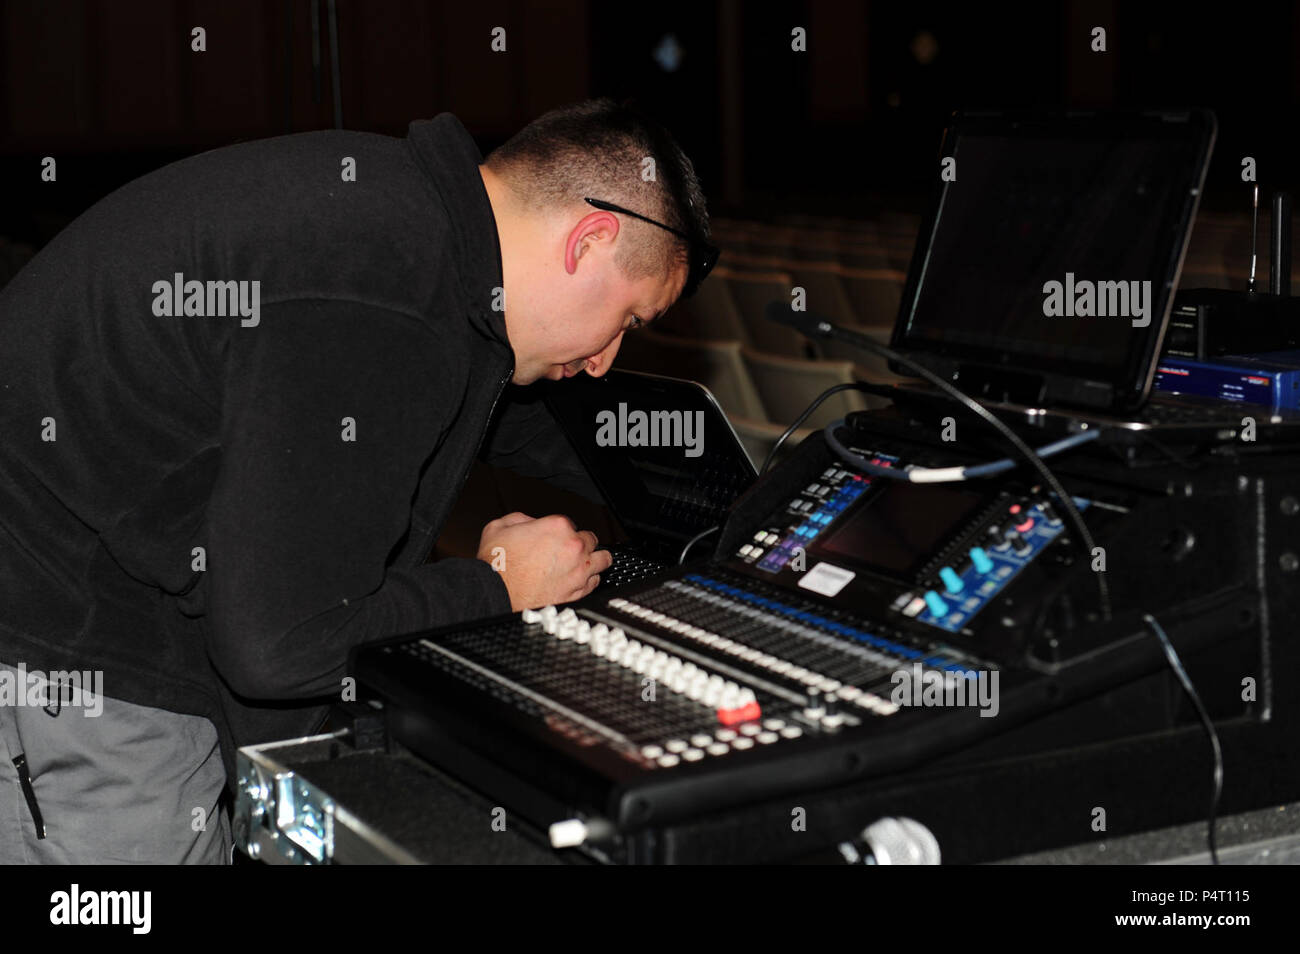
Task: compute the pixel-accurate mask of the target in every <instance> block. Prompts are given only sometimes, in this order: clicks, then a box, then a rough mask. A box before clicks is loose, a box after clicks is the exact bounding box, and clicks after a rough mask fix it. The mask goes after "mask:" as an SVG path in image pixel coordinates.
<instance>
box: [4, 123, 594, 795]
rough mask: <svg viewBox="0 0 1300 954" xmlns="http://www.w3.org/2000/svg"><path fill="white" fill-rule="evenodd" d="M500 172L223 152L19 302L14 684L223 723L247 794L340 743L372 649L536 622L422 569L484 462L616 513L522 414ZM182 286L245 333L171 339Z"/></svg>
mask: <svg viewBox="0 0 1300 954" xmlns="http://www.w3.org/2000/svg"><path fill="white" fill-rule="evenodd" d="M480 161H481V157H480V154H479V152H478V149H477V148H476V146H475V145H474V142H473V140H472V139H471V138H470V136H469V134H468V133H467V132H466V131H465V129H464V127H463V126H462V125H461V124H460V123H459V121H457V120H456V118H455V117H453V116H452V115H450V114H443V115H442V116H439V117H438V118H436V119H434V120H431V121H427V122H417V123H413V124H412V125H411V127H410V130H409V133H408V135H407V138H406V139H404V140H403V139H393V138H389V137H384V136H375V135H368V134H360V133H348V132H318V133H307V134H303V135H296V136H286V137H282V138H278V139H269V140H264V141H260V142H252V143H247V144H243V145H238V146H232V147H229V148H225V149H219V150H216V151H213V152H208V153H204V154H202V155H199V156H195V157H193V158H191V159H186V160H184V161H182V162H178V163H175V164H173V165H170V166H167V167H166V168H164V169H161V170H159V171H157V172H155V173H152V174H150V175H148V176H145V177H144V178H142V179H139V180H137V181H135V182H132V183H130V184H129V185H127V186H125V187H123V188H122V189H120V190H119V191H117V192H115V193H113V194H112V195H110V196H109V197H107V198H106V199H104V200H103V201H101V202H100V203H98V204H97V205H96V206H94V207H93V208H92V209H90V210H89V211H88V212H86V213H85V214H84V215H82V216H81V217H80V218H79V219H77V220H76V221H75V222H74V223H72V224H71V225H70V226H68V228H67V229H65V230H64V231H63V232H62V233H60V234H59V235H58V236H57V237H56V238H55V239H54V241H53V242H51V243H50V245H49V246H48V247H46V248H45V249H44V250H42V251H41V253H40V254H39V255H37V256H36V258H34V259H33V260H32V261H31V262H30V263H29V264H28V265H27V267H26V268H24V269H23V270H22V272H20V273H19V274H18V275H17V276H16V277H15V278H14V279H13V281H12V282H11V283H10V284H9V285H8V286H7V287H6V288H5V289H4V291H3V293H0V342H2V344H0V434H2V436H3V441H2V443H0V661H2V662H6V663H9V664H17V663H26V664H27V666H28V668H29V669H41V670H45V671H51V670H68V669H79V670H87V669H90V670H94V669H102V670H103V671H104V674H105V675H104V693H105V695H108V696H110V697H112V698H116V699H122V700H125V701H127V702H134V703H139V704H143V705H150V706H157V707H160V708H165V709H169V710H172V711H176V712H186V713H195V714H199V715H203V716H207V717H208V718H210V719H212V720H213V721H214V722H215V723H216V725H217V727H218V730H219V734H220V737H221V742H222V750H223V756H224V758H225V761H226V766H227V771H228V773H231V775H232V779H233V765H234V747H235V746H239V745H246V744H250V743H253V742H257V741H265V740H269V739H273V738H285V737H288V736H292V735H296V734H306V733H308V732H311V731H313V730H314V729H315V728H316V727H318V726H319V724H320V722H321V720H322V716H323V712H324V710H323V709H322V708H321V702H322V697H328V696H333V697H334V698H338V697H339V693H340V692H341V690H342V688H343V679H344V676H345V668H344V667H345V661H346V656H347V651H348V649H349V648H350V647H352V646H353V645H355V644H357V643H361V642H365V641H368V640H372V639H377V638H380V637H383V636H387V635H392V634H395V633H399V632H405V631H412V630H417V629H420V628H423V627H429V626H434V625H439V624H443V623H448V622H453V621H457V620H462V619H473V618H478V617H482V616H487V615H493V614H497V613H503V612H508V611H509V608H510V607H509V599H508V595H507V592H506V589H505V586H504V584H503V582H502V580H501V578H500V577H499V576H498V575H497V574H496V573H495V572H493V570H492V568H491V567H490V566H489V565H488V564H486V563H483V562H481V561H478V560H457V559H450V560H442V561H440V562H438V563H435V564H426V563H424V560H425V558H426V556H427V555H428V553H429V550H430V548H431V546H432V543H433V540H434V538H435V537H436V535H437V532H438V530H439V529H440V528H441V526H442V524H443V522H444V521H445V520H446V518H447V515H448V512H449V511H450V509H451V507H452V505H453V503H454V502H455V500H456V497H457V495H458V494H459V492H460V489H461V487H462V485H463V484H464V481H465V477H466V474H467V471H468V469H469V467H470V465H471V463H472V461H473V459H474V457H475V455H476V453H478V452H479V451H480V448H482V449H483V451H484V453H483V455H482V456H483V457H484V458H485V459H488V460H491V461H493V462H495V463H499V464H503V465H505V466H511V467H514V468H515V469H518V470H521V471H523V472H525V473H529V474H532V475H534V476H539V477H544V478H548V479H552V480H553V481H554V482H555V483H557V484H559V485H561V486H566V487H568V488H569V489H573V490H577V491H578V492H581V493H585V494H586V495H587V496H590V497H592V498H593V499H597V493H596V490H595V488H594V486H592V484H591V482H590V480H589V479H588V478H587V477H586V475H585V473H584V472H583V471H582V468H581V466H580V465H579V464H578V463H577V461H576V459H575V458H574V457H573V456H572V453H571V451H569V449H568V447H567V445H566V443H565V441H564V440H563V438H562V436H560V434H559V431H558V428H557V427H556V424H555V421H554V419H553V418H551V416H550V415H549V413H548V412H547V411H546V410H545V408H544V405H542V404H540V403H539V402H537V401H536V400H531V401H530V400H528V399H527V393H526V392H527V391H528V390H529V389H526V388H517V387H515V386H513V385H511V386H509V387H507V382H508V381H509V379H510V377H511V375H512V373H513V366H514V355H513V353H512V351H511V349H510V346H509V343H508V341H507V338H506V333H505V323H504V320H503V318H502V315H501V314H500V312H499V311H497V310H495V309H494V305H496V306H497V307H499V303H500V298H499V296H498V295H497V293H496V290H497V289H498V287H499V286H501V284H502V277H501V255H500V249H499V246H498V242H497V233H496V224H495V220H494V218H493V215H492V209H491V206H490V204H489V202H488V198H487V194H486V191H485V190H484V188H483V184H482V180H481V179H480V177H479V173H478V164H479V162H480ZM347 168H354V169H355V181H345V180H344V176H343V173H344V171H345V169H347ZM177 273H180V274H181V276H182V279H181V280H182V281H185V282H188V281H199V282H204V283H207V282H216V281H220V282H228V281H234V282H246V283H248V284H246V285H244V286H243V288H242V291H243V292H244V296H245V297H244V302H245V304H246V305H247V306H248V307H247V308H246V309H245V312H246V314H244V315H243V316H242V317H241V316H240V315H229V314H227V315H224V316H221V315H212V314H204V315H198V314H180V315H175V314H172V315H170V316H169V315H167V314H166V312H168V311H173V312H174V311H175V309H174V308H173V307H169V303H170V304H171V305H174V304H175V302H173V301H170V299H171V294H170V293H169V292H168V293H162V292H161V288H162V286H161V285H159V286H158V287H157V288H156V287H155V286H156V284H157V283H165V284H166V285H167V286H171V285H172V284H173V283H174V282H175V281H176V279H175V275H176V274H177ZM254 281H256V282H259V283H260V284H259V285H258V286H257V294H258V296H259V297H258V301H259V310H258V312H257V314H256V315H253V314H251V312H252V308H251V303H252V301H253V300H254V299H253V294H254V292H253V286H252V284H251V283H252V282H254ZM229 287H232V288H233V287H234V286H229ZM204 288H205V289H206V285H205V286H204ZM201 297H202V301H201V302H200V296H194V297H193V299H192V300H191V303H190V307H189V309H188V310H190V311H198V310H200V305H201V306H202V308H204V309H210V310H214V311H215V310H219V309H217V308H216V304H217V303H216V302H215V300H213V299H211V298H209V297H208V295H207V293H206V291H205V293H204V295H203V296H201ZM217 297H218V298H220V297H221V296H217ZM185 310H186V308H185V307H182V309H181V311H185ZM159 312H163V314H159ZM254 322H255V323H254ZM511 392H519V393H511ZM494 408H495V410H496V414H495V419H493V412H494ZM490 419H493V420H492V427H491V429H489V420H490ZM309 700H310V704H308V701H309Z"/></svg>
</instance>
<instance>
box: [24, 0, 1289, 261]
mask: <svg viewBox="0 0 1300 954" xmlns="http://www.w3.org/2000/svg"><path fill="white" fill-rule="evenodd" d="M330 6H331V4H329V3H328V2H327V0H174V2H169V0H112V2H110V0H3V2H0V83H2V84H3V88H2V90H0V175H2V176H3V183H4V185H3V192H2V193H0V195H2V196H3V203H2V204H0V236H5V237H8V238H11V239H17V240H20V241H24V242H26V243H29V244H31V245H34V246H39V245H41V244H43V243H44V242H45V241H47V240H48V239H49V237H50V235H52V234H53V232H54V231H57V229H58V228H60V227H61V226H62V225H63V224H64V223H66V221H67V220H68V219H69V218H70V217H72V216H74V215H76V214H77V213H78V212H80V211H81V210H83V209H84V208H86V207H87V206H88V205H89V204H91V203H92V202H93V201H95V200H96V199H98V198H99V197H100V196H102V195H104V194H106V193H107V192H109V191H111V190H112V189H113V188H115V187H117V186H118V185H120V184H122V183H123V182H125V181H128V180H129V179H131V178H133V177H135V176H137V175H140V174H142V173H144V172H147V171H149V170H151V169H153V168H156V167H157V166H159V165H162V164H164V163H166V162H168V161H171V160H172V159H176V158H180V157H182V156H185V155H189V154H191V153H194V152H197V151H201V150H204V149H210V148H214V147H218V146H221V145H225V144H228V143H232V142H237V141H241V140H247V139H254V138H259V137H263V136H272V135H278V134H282V133H286V132H299V131H303V130H309V129H319V128H328V127H330V126H333V125H335V123H336V122H338V121H340V120H341V123H342V125H344V126H345V127H347V128H351V129H363V130H370V131H374V132H379V133H387V134H392V135H400V134H402V131H403V130H404V128H405V126H406V123H407V122H408V121H410V120H411V119H416V118H425V117H428V116H432V115H435V114H437V113H439V112H441V111H443V110H451V111H453V112H455V113H457V114H458V115H459V116H460V117H461V118H462V119H463V120H464V121H465V123H466V125H467V126H468V127H469V128H470V130H471V132H473V133H474V134H475V135H476V137H477V138H478V140H479V143H480V145H481V146H482V147H483V148H484V149H485V150H487V149H489V148H491V147H492V146H493V145H495V144H496V143H498V142H500V141H502V140H503V139H504V138H505V137H507V136H508V135H509V134H510V132H511V131H512V130H514V129H516V128H517V127H518V126H520V125H522V124H523V123H525V122H526V121H527V120H528V119H530V118H532V117H533V116H536V115H537V114H538V113H540V112H542V111H544V110H545V109H547V108H549V107H551V106H554V105H557V104H560V103H564V102H569V101H572V100H576V99H582V98H585V97H587V96H593V95H612V96H616V97H620V98H621V97H625V96H633V97H636V98H637V99H639V100H640V101H641V102H642V103H643V104H644V105H645V106H646V107H647V108H649V109H650V110H651V111H652V112H655V113H657V114H658V115H659V116H660V117H661V118H662V119H663V120H664V121H665V122H666V123H667V124H668V125H669V126H670V127H671V128H672V129H673V130H674V131H675V132H676V133H677V135H678V137H679V139H680V140H681V141H682V143H683V145H684V146H685V148H686V149H687V151H688V152H689V153H690V154H691V155H692V156H693V157H694V159H695V161H696V163H697V167H698V169H699V171H700V173H701V175H702V177H703V180H704V183H705V187H706V191H707V193H708V194H709V197H710V200H711V204H712V207H713V209H714V210H715V212H723V213H731V214H742V215H750V216H755V217H762V216H765V215H769V214H773V213H776V212H781V211H794V212H803V213H816V212H819V211H826V212H833V213H835V214H837V215H864V216H865V215H870V214H872V213H874V212H876V211H878V210H880V209H899V210H903V211H920V209H921V207H922V205H923V197H924V195H925V194H926V193H927V191H928V189H929V188H930V186H931V184H932V182H933V178H934V174H935V163H934V155H935V150H936V149H937V147H938V143H939V140H940V136H941V132H942V128H943V122H944V117H945V115H946V114H947V112H948V111H949V110H951V109H952V108H954V107H957V106H962V105H993V106H1001V105H1034V104H1037V105H1068V106H1078V107H1101V108H1113V107H1140V106H1178V105H1208V106H1211V107H1213V108H1215V109H1216V110H1217V111H1218V114H1219V120H1220V136H1219V144H1218V147H1217V150H1216V155H1215V161H1214V165H1213V168H1212V170H1211V179H1210V183H1209V187H1208V188H1207V193H1206V197H1205V204H1206V206H1207V207H1209V208H1213V209H1222V210H1228V211H1236V210H1241V209H1244V208H1245V205H1244V203H1245V201H1246V187H1245V186H1244V185H1243V184H1242V182H1241V180H1240V162H1241V157H1242V156H1246V155H1251V156H1254V157H1255V158H1256V159H1257V160H1258V162H1259V179H1260V183H1261V188H1262V191H1265V192H1266V191H1268V190H1271V189H1276V188H1283V187H1286V188H1294V186H1295V180H1296V176H1297V168H1298V167H1297V164H1296V162H1295V161H1294V158H1293V157H1295V156H1296V146H1297V142H1296V139H1297V122H1296V119H1297V107H1298V106H1300V64H1298V63H1297V58H1296V55H1295V54H1296V50H1297V47H1298V46H1300V11H1298V10H1297V7H1296V5H1293V4H1258V5H1254V4H1246V3H1234V4H1231V5H1222V7H1221V9H1219V10H1217V11H1212V12H1205V11H1204V9H1203V8H1201V7H1191V6H1188V5H1187V4H1184V3H1172V2H1144V3H1138V2H1132V3H1118V2H1114V0H1111V2H1104V0H1103V2H1097V3H1085V2H1079V0H1074V2H1065V3H1059V4H1056V3H1042V2H1037V3H1026V4H999V5H989V4H971V3H962V4H952V5H949V4H934V3H923V2H893V3H885V2H880V0H876V2H859V3H849V2H834V0H804V2H795V3H785V4H779V5H778V4H766V3H741V2H739V0H720V2H708V0H695V2H677V0H666V2H657V3H651V4H641V3H623V2H599V0H538V2H532V3H525V2H522V0H475V2H473V3H453V2H420V0H382V2H375V0H369V2H363V0H336V3H335V4H333V6H334V8H335V14H336V15H335V22H336V24H337V34H338V55H337V67H338V76H339V94H338V96H337V97H336V96H335V94H334V91H333V75H332V74H333V69H332V68H333V66H334V65H335V57H334V56H333V55H332V51H331V44H330V40H329V9H330ZM313 9H314V10H315V11H316V14H317V24H316V26H317V32H318V36H319V39H318V40H315V41H314V39H313V18H312V11H313ZM195 26H202V27H204V28H205V29H206V31H207V52H204V53H197V52H193V51H191V49H190V30H191V28H192V27H195ZM496 26H501V27H504V28H505V30H506V42H507V50H506V52H504V53H497V52H493V51H492V50H491V48H490V42H491V30H492V28H493V27H496ZM796 26H802V27H804V28H805V29H806V30H807V36H808V47H807V52H803V53H797V52H793V51H792V50H791V29H792V28H793V27H796ZM1094 26H1101V27H1104V28H1105V29H1106V31H1107V47H1108V49H1107V52H1105V53H1094V52H1092V51H1091V50H1090V48H1089V45H1090V40H1091V37H1090V32H1091V30H1092V28H1093V27H1094ZM669 37H672V40H668V39H667V38H669ZM669 47H672V48H675V49H676V50H677V51H678V53H679V56H678V57H677V59H676V60H675V61H674V59H673V58H672V57H671V56H666V55H664V52H663V51H664V50H666V49H668V48H669ZM314 50H318V51H319V52H318V57H319V64H318V66H314V65H313V51H314ZM656 51H660V53H659V57H658V59H657V58H656ZM47 155H52V156H54V157H56V159H57V161H58V179H57V181H56V182H54V183H45V182H42V181H41V180H40V176H39V172H40V160H41V157H43V156H47Z"/></svg>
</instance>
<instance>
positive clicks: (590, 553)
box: [478, 513, 614, 612]
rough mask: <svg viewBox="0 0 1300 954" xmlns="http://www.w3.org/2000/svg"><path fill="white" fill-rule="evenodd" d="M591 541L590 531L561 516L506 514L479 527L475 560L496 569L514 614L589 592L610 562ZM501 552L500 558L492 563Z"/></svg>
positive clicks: (604, 551) (603, 551)
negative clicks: (502, 557) (507, 592)
mask: <svg viewBox="0 0 1300 954" xmlns="http://www.w3.org/2000/svg"><path fill="white" fill-rule="evenodd" d="M596 544H597V540H596V535H595V534H594V533H592V532H591V531H590V530H578V529H576V528H575V527H574V526H573V521H572V520H570V519H569V518H568V517H566V516H563V515H562V514H552V515H551V516H549V517H538V518H534V517H530V516H528V515H527V514H523V513H508V514H506V515H505V516H504V517H500V518H499V519H497V520H493V521H492V522H491V523H489V524H487V526H485V527H484V528H483V533H482V534H481V535H480V536H479V543H478V558H479V559H480V560H483V561H485V562H487V563H492V564H493V566H494V567H500V569H499V570H498V572H500V573H501V577H502V579H503V580H504V581H505V584H506V589H507V590H509V592H510V607H511V609H513V610H515V611H516V612H518V611H519V610H524V609H535V608H537V607H539V606H547V605H549V604H552V603H570V602H572V601H573V600H577V599H581V598H582V597H584V596H586V595H587V594H588V593H590V592H591V591H592V590H594V589H595V588H596V587H597V586H598V585H599V584H600V574H601V573H603V572H604V571H605V570H607V569H609V565H610V564H611V563H612V562H614V561H613V557H611V556H610V555H609V551H608V550H597V549H596ZM497 547H501V548H502V549H501V550H500V551H496V548H497ZM494 551H496V553H495V554H494ZM501 554H503V555H504V557H505V559H504V561H500V560H498V561H496V562H494V561H493V557H494V556H496V555H501Z"/></svg>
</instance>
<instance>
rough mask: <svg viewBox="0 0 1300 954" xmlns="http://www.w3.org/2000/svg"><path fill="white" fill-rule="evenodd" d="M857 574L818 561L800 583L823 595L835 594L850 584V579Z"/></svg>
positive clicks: (801, 578)
mask: <svg viewBox="0 0 1300 954" xmlns="http://www.w3.org/2000/svg"><path fill="white" fill-rule="evenodd" d="M855 576H857V574H856V573H854V572H853V571H852V570H846V569H844V568H843V567H839V566H833V565H831V564H830V563H818V564H817V565H816V566H815V567H813V568H812V569H811V570H809V571H808V572H807V573H805V574H804V575H803V576H802V577H800V579H799V585H800V586H802V587H803V588H804V589H805V590H812V591H813V592H814V593H820V594H821V595H822V596H835V595H836V594H837V593H839V591H840V590H842V589H844V587H846V586H848V585H849V580H851V579H853V578H854V577H855Z"/></svg>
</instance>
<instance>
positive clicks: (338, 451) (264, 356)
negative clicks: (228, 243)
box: [205, 301, 510, 699]
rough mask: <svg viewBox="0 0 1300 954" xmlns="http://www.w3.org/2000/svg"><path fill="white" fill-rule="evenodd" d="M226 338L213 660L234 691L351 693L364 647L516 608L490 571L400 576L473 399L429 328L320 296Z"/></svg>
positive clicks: (212, 581) (465, 567) (213, 507)
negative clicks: (442, 458) (404, 549)
mask: <svg viewBox="0 0 1300 954" xmlns="http://www.w3.org/2000/svg"><path fill="white" fill-rule="evenodd" d="M230 335H231V340H230V344H229V347H228V348H227V351H226V354H225V358H224V372H223V377H224V381H223V386H224V395H223V399H222V426H221V445H222V447H221V456H222V460H221V466H220V470H219V473H218V476H217V482H216V485H215V487H214V489H213V493H212V497H211V500H210V502H209V507H208V514H207V520H206V523H205V536H206V538H207V545H208V570H207V572H208V574H209V577H208V579H207V581H206V582H207V584H208V586H209V601H208V614H209V646H208V651H209V655H210V657H211V659H212V661H213V663H214V665H215V666H216V667H217V669H218V671H219V672H220V673H221V675H222V676H223V678H224V679H225V680H226V681H227V683H228V684H229V685H230V687H231V688H232V689H233V690H234V691H235V692H237V693H239V694H240V695H243V696H246V697H248V698H251V699H293V698H306V697H309V696H315V695H325V694H330V693H333V692H337V691H339V689H340V687H341V680H342V678H343V676H344V675H345V666H346V660H347V652H348V650H349V648H351V647H352V646H354V645H356V644H358V643H362V642H368V641H371V640H374V639H378V638H381V637H384V636H389V635H395V634H398V633H402V632H409V631H414V630H418V629H422V628H428V627H433V626H438V625H442V624H446V623H451V622H456V621H459V620H463V619H473V618H480V617H484V616H492V615H497V614H501V613H506V612H509V611H510V601H509V595H508V592H507V590H506V587H505V584H504V583H503V581H502V580H501V578H500V577H499V576H498V575H497V574H496V573H495V572H494V571H493V570H492V568H491V567H490V566H489V565H488V564H487V563H484V562H482V561H480V560H469V559H454V560H443V561H440V562H438V563H436V564H426V565H423V566H418V567H409V568H398V567H394V568H389V567H388V566H387V564H388V561H389V559H390V557H391V555H392V554H393V553H394V552H395V551H396V550H397V548H398V546H399V545H400V543H401V541H402V539H403V538H404V537H405V535H406V534H407V532H408V530H409V527H410V523H411V502H412V498H413V496H414V494H415V491H416V487H417V485H418V482H419V478H420V474H421V470H422V468H423V467H424V466H425V464H426V462H427V461H428V459H429V457H430V456H431V455H432V453H433V449H434V448H435V447H437V446H438V445H439V443H440V441H441V439H442V437H443V436H444V435H445V433H446V431H447V430H448V429H449V428H450V427H451V426H452V425H453V424H454V423H455V422H454V417H455V414H456V412H457V409H458V408H459V407H460V394H461V391H462V390H463V388H462V387H461V385H462V384H463V377H457V375H456V372H455V371H454V370H453V368H454V367H455V366H456V365H457V362H456V361H455V360H454V356H450V355H447V354H444V353H442V348H440V346H439V344H438V342H437V339H435V338H434V336H433V335H432V334H431V333H430V332H429V331H428V330H427V329H426V328H425V327H423V326H422V325H421V324H419V323H418V322H417V321H416V320H415V319H412V318H408V317H406V316H404V315H400V314H396V313H393V312H389V311H386V310H384V309H376V308H368V307H365V306H358V305H357V304H355V303H352V302H330V301H309V302H289V303H283V304H276V305H270V306H264V307H263V309H262V316H261V321H260V323H259V324H258V325H257V326H255V327H249V328H244V327H236V328H232V329H231V332H230ZM429 466H437V462H436V460H435V461H434V462H433V463H430V464H429ZM459 476H460V475H459V474H448V475H447V480H448V481H449V482H453V483H454V482H455V481H456V480H457V479H458V478H459Z"/></svg>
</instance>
